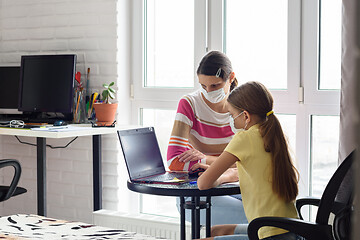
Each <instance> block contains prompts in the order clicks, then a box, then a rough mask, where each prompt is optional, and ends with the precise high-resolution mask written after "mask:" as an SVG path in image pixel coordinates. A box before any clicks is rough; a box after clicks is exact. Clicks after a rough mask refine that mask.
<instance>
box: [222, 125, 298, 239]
mask: <svg viewBox="0 0 360 240" xmlns="http://www.w3.org/2000/svg"><path fill="white" fill-rule="evenodd" d="M225 151H226V152H229V153H231V154H232V155H234V156H236V157H237V158H238V159H239V161H238V162H237V163H236V165H237V169H238V173H239V183H240V189H241V195H242V200H243V205H244V210H245V214H246V217H247V219H248V221H249V222H250V221H251V220H253V219H255V218H258V217H265V216H277V217H289V218H298V215H297V211H296V208H295V205H294V202H290V203H286V202H285V201H283V200H281V199H280V198H279V197H278V195H277V194H275V193H274V192H273V190H272V183H271V180H272V170H271V154H270V153H268V152H266V151H265V148H264V142H263V139H262V137H261V135H260V132H259V126H258V125H254V126H252V127H251V128H249V129H248V130H246V131H241V132H238V133H236V134H235V136H234V137H233V139H232V140H231V141H230V143H229V144H228V145H227V147H226V148H225ZM285 232H287V231H285V230H282V229H279V228H274V227H264V228H261V229H260V231H259V237H260V239H262V238H266V237H270V236H274V235H278V234H282V233H285Z"/></svg>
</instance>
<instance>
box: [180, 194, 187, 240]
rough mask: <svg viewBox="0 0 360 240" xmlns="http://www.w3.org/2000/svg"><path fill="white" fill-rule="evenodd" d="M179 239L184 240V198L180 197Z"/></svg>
mask: <svg viewBox="0 0 360 240" xmlns="http://www.w3.org/2000/svg"><path fill="white" fill-rule="evenodd" d="M180 239H181V240H185V239H186V231H185V198H184V197H182V196H181V197H180Z"/></svg>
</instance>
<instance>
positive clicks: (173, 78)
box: [144, 0, 194, 88]
mask: <svg viewBox="0 0 360 240" xmlns="http://www.w3.org/2000/svg"><path fill="white" fill-rule="evenodd" d="M185 15H186V16H187V17H184V16H185ZM144 16H145V19H144V21H145V28H144V31H145V32H144V33H145V46H144V47H145V49H146V50H145V53H146V55H145V60H146V62H145V67H146V72H145V76H144V80H145V81H144V86H145V87H174V88H178V87H190V88H192V87H194V3H193V1H178V0H177V1H174V0H170V1H169V0H147V1H145V9H144Z"/></svg>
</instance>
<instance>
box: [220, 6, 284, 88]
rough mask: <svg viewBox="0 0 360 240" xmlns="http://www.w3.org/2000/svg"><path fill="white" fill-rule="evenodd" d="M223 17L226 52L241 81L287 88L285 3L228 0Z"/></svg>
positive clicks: (269, 86)
mask: <svg viewBox="0 0 360 240" xmlns="http://www.w3.org/2000/svg"><path fill="white" fill-rule="evenodd" d="M275 11H276V14H274V12H275ZM225 17H226V21H225V23H226V24H225V29H226V35H225V36H224V37H225V48H226V49H225V51H226V53H227V54H228V56H229V58H230V59H231V61H232V63H233V68H234V70H235V73H236V75H237V77H238V79H239V80H240V82H243V81H260V82H262V83H263V84H265V85H266V86H267V87H268V88H271V89H287V46H288V44H287V36H288V34H287V32H288V31H287V26H288V24H287V22H288V5H287V2H286V1H281V0H271V1H268V0H257V1H245V0H227V1H226V7H225ZM264 19H266V21H264Z"/></svg>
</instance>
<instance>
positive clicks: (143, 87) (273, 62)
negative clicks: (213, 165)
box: [132, 0, 341, 216]
mask: <svg viewBox="0 0 360 240" xmlns="http://www.w3.org/2000/svg"><path fill="white" fill-rule="evenodd" d="M132 5H133V13H132V14H133V22H134V25H133V26H134V29H133V36H132V39H133V41H132V43H133V49H132V57H133V59H132V65H133V69H132V74H133V76H132V85H133V94H132V97H133V100H132V110H133V111H132V112H133V115H132V120H133V123H134V124H139V123H141V124H143V125H153V126H155V129H156V132H157V136H158V138H159V142H160V145H161V148H162V154H163V157H164V160H165V158H166V148H167V142H168V140H169V136H170V134H171V128H172V124H173V121H174V115H175V112H176V108H177V103H178V100H179V99H180V98H181V97H182V96H183V95H184V94H187V93H189V92H192V91H194V90H196V89H197V88H198V87H199V85H198V83H197V81H198V80H197V78H196V74H195V71H196V68H197V64H198V63H199V61H200V59H201V58H202V56H203V55H204V54H205V53H206V51H210V50H221V51H224V52H226V54H227V55H228V56H229V57H230V59H231V61H232V63H233V68H234V71H235V74H236V76H237V78H238V80H239V82H240V84H241V83H243V82H246V81H253V80H255V81H260V82H262V83H264V84H265V85H266V86H267V87H268V88H269V89H270V90H271V92H272V94H273V97H274V102H275V105H274V111H275V114H276V115H277V116H278V118H279V120H280V122H281V124H282V127H283V130H284V132H285V134H286V135H287V137H288V139H289V145H290V147H291V149H292V150H293V154H294V156H295V159H296V166H297V168H298V170H299V172H300V175H301V178H300V183H299V187H300V195H301V196H304V195H309V194H314V195H319V194H321V190H322V189H323V185H324V183H327V181H328V178H327V177H329V176H331V175H332V173H333V169H334V168H336V166H337V151H336V149H337V145H338V122H339V99H340V98H339V96H340V95H339V88H340V69H341V68H340V61H341V58H340V54H341V41H340V39H341V37H340V34H341V32H340V31H341V29H340V24H341V2H339V1H337V0H326V1H320V0H314V1H301V0H294V1H284V0H272V1H268V0H256V1H245V0H223V1H220V0H196V1H191V0H185V1H184V0H145V1H140V0H135V1H132ZM169 43H171V44H169ZM328 129H332V131H331V135H329V131H328ZM324 147H326V149H327V148H330V149H331V153H330V154H329V153H328V152H327V151H326V150H325V151H324V150H323V148H324ZM155 202H156V203H158V204H159V206H158V207H154V204H155ZM139 204H140V205H141V206H140V207H139V208H138V209H139V210H140V211H142V212H146V213H151V214H162V215H163V214H166V215H170V216H178V213H177V210H176V208H175V199H173V198H164V197H155V196H149V195H147V196H145V195H144V196H142V198H141V199H140V200H139Z"/></svg>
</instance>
